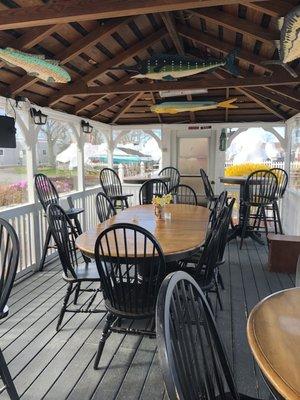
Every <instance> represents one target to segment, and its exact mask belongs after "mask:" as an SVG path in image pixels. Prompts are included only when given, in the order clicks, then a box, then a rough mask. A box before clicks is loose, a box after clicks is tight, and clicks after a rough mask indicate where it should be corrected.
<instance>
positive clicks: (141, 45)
mask: <svg viewBox="0 0 300 400" xmlns="http://www.w3.org/2000/svg"><path fill="white" fill-rule="evenodd" d="M165 35H167V30H166V29H165V28H161V29H159V30H158V31H156V32H154V33H152V34H151V35H149V36H148V37H147V38H146V39H144V40H141V41H138V42H137V43H136V44H134V45H133V46H131V47H129V49H127V50H125V51H122V52H121V53H119V54H118V55H116V56H115V57H114V58H111V59H109V60H106V61H103V62H102V63H101V65H100V66H99V67H97V68H94V69H93V70H92V71H90V72H89V73H88V74H86V75H85V76H83V77H82V78H80V79H79V80H78V81H75V82H73V83H72V84H71V85H69V86H68V87H66V88H63V89H61V90H59V91H58V93H56V94H54V95H53V96H52V97H50V99H49V103H48V105H49V106H53V105H54V104H56V103H57V102H59V101H60V100H61V99H62V98H63V97H64V96H68V95H72V94H73V92H74V91H75V92H76V89H77V88H78V89H80V88H82V85H83V83H86V84H87V83H90V82H92V81H94V80H95V79H97V78H98V77H99V76H100V75H101V74H104V73H105V72H106V71H107V70H109V69H111V68H112V67H114V66H117V65H119V64H121V63H122V62H124V61H125V60H127V59H128V58H132V57H134V56H135V55H137V54H138V53H139V52H141V51H142V50H145V49H147V47H149V46H151V45H152V44H154V43H156V42H158V41H160V40H161V39H162V38H163V37H164V36H165Z"/></svg>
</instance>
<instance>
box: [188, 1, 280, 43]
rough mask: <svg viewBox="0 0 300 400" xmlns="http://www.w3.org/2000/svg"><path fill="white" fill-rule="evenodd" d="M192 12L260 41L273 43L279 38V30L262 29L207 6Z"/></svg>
mask: <svg viewBox="0 0 300 400" xmlns="http://www.w3.org/2000/svg"><path fill="white" fill-rule="evenodd" d="M192 13H193V14H194V15H196V16H198V17H201V18H204V19H205V20H208V21H210V22H213V23H215V24H217V25H219V26H223V27H224V28H226V29H229V30H231V31H234V32H240V33H242V34H243V35H247V36H249V37H252V38H254V39H256V40H260V41H261V42H266V43H268V44H270V42H272V43H274V41H275V40H279V39H280V33H279V31H270V30H268V29H264V28H262V27H260V26H259V25H254V24H253V22H251V21H247V20H245V19H242V18H238V17H235V16H234V15H231V14H227V13H225V12H223V11H218V10H216V9H209V8H208V9H201V10H193V11H192ZM274 45H275V43H274Z"/></svg>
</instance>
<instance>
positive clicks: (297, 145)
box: [290, 127, 300, 190]
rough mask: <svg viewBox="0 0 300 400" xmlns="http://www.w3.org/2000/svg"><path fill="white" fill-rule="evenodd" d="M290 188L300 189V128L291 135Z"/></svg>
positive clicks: (295, 129)
mask: <svg viewBox="0 0 300 400" xmlns="http://www.w3.org/2000/svg"><path fill="white" fill-rule="evenodd" d="M290 188H292V189H295V190H300V128H298V127H297V128H294V129H293V130H292V135H291V162H290Z"/></svg>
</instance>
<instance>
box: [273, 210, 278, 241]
mask: <svg viewBox="0 0 300 400" xmlns="http://www.w3.org/2000/svg"><path fill="white" fill-rule="evenodd" d="M272 213H273V222H274V231H275V233H276V234H277V233H278V232H277V215H276V211H275V202H274V203H273V204H272Z"/></svg>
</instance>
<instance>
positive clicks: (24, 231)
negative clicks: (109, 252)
mask: <svg viewBox="0 0 300 400" xmlns="http://www.w3.org/2000/svg"><path fill="white" fill-rule="evenodd" d="M139 187H140V186H139V185H126V184H124V185H123V189H124V193H125V194H129V193H132V194H133V196H132V197H131V198H130V204H131V205H135V204H138V194H139ZM100 191H101V187H100V186H97V187H94V188H91V189H86V190H84V191H82V192H74V193H71V195H72V198H73V201H74V205H75V207H83V208H84V210H85V211H84V212H83V213H82V214H80V216H79V220H80V222H81V224H82V229H83V230H87V229H90V228H92V227H93V226H95V225H96V224H97V222H98V218H97V213H96V207H95V197H96V194H97V193H98V192H100ZM68 195H70V193H68ZM60 202H61V205H62V206H63V207H65V208H67V201H66V197H63V196H61V198H60ZM0 217H1V218H4V219H6V220H7V221H9V222H10V223H11V224H12V225H13V227H14V228H15V230H16V232H17V235H18V238H19V241H20V260H19V266H18V278H19V277H21V276H23V275H24V274H26V273H29V272H31V271H34V270H36V269H37V268H38V265H39V261H40V258H41V254H42V250H43V245H44V241H45V236H46V232H47V220H46V217H45V214H44V211H43V210H42V207H41V205H40V204H39V203H37V204H25V205H21V206H17V207H12V208H8V209H5V210H3V211H0ZM55 255H56V251H55V250H54V249H50V250H49V251H48V255H47V259H46V262H47V261H49V260H51V259H52V258H53V257H54V256H55Z"/></svg>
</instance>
